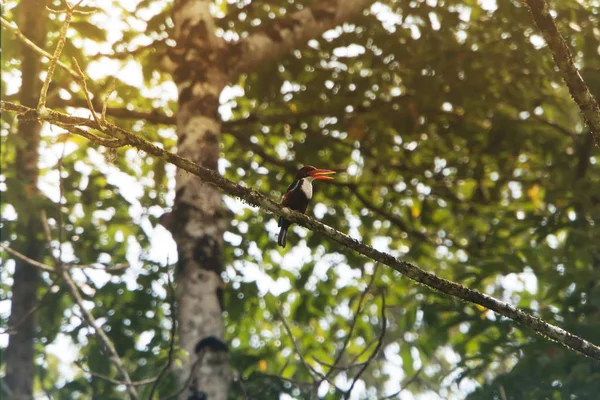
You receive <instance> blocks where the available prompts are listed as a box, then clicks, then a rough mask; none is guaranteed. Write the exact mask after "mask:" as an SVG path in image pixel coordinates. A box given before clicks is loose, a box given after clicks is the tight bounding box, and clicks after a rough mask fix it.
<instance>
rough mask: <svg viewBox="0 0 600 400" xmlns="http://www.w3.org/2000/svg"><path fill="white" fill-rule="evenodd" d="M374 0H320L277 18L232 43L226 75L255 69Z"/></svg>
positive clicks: (356, 12) (353, 14) (232, 75)
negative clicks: (230, 61)
mask: <svg viewBox="0 0 600 400" xmlns="http://www.w3.org/2000/svg"><path fill="white" fill-rule="evenodd" d="M371 3H373V0H319V1H313V2H312V4H311V5H310V6H308V7H306V8H304V9H302V10H300V11H296V12H294V13H291V14H290V15H289V16H286V17H283V18H279V19H277V20H275V21H274V22H273V23H271V24H269V25H266V26H265V27H263V28H262V29H260V30H258V31H256V32H252V33H251V34H250V35H248V37H246V38H244V39H242V40H240V41H239V42H236V43H234V44H232V45H231V47H230V49H229V51H230V53H229V56H230V57H229V58H230V59H231V60H234V61H233V62H232V63H231V64H230V65H229V76H230V78H234V77H236V76H237V75H239V74H242V73H248V72H252V71H254V70H255V69H256V68H257V67H258V66H259V65H264V64H265V63H268V62H271V61H273V60H276V59H278V58H280V57H281V56H283V55H284V54H287V53H289V52H290V51H292V50H293V49H295V48H298V47H301V46H302V45H304V44H305V43H306V42H308V41H309V40H310V39H314V38H317V37H319V36H320V35H322V34H323V33H324V32H326V31H328V30H329V29H332V28H334V27H336V26H337V25H340V24H342V23H344V22H346V21H349V20H350V19H351V18H352V17H354V16H356V15H357V14H359V13H360V12H361V11H362V10H364V9H365V8H366V7H367V6H368V5H369V4H371Z"/></svg>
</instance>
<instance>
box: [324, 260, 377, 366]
mask: <svg viewBox="0 0 600 400" xmlns="http://www.w3.org/2000/svg"><path fill="white" fill-rule="evenodd" d="M378 270H379V264H376V265H375V268H374V270H373V275H372V276H371V279H370V280H369V284H368V285H367V287H366V289H365V290H364V291H363V292H362V293H361V295H360V299H359V301H358V305H357V306H356V311H355V312H354V318H353V319H352V324H351V325H350V331H349V332H348V335H347V336H346V339H345V340H344V344H343V345H342V349H341V350H340V352H339V353H338V355H337V357H336V358H335V360H334V362H333V365H332V366H331V368H330V369H329V371H327V374H326V375H325V376H326V377H329V376H331V374H332V373H333V372H334V371H335V370H336V367H337V365H338V363H339V362H340V361H341V359H342V357H343V356H344V353H345V352H346V348H347V347H348V344H349V343H350V339H351V338H352V333H353V332H354V327H355V326H356V321H357V320H358V317H359V316H360V310H361V308H362V304H363V301H364V300H365V297H366V296H367V293H369V292H370V290H371V287H372V286H373V283H374V282H375V278H376V276H377V271H378Z"/></svg>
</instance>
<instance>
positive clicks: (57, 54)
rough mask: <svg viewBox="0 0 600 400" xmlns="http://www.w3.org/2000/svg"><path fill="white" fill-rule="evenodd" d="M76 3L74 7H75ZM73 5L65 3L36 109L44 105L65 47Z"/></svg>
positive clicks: (40, 109) (42, 107)
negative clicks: (59, 28) (62, 20)
mask: <svg viewBox="0 0 600 400" xmlns="http://www.w3.org/2000/svg"><path fill="white" fill-rule="evenodd" d="M79 3H81V2H79ZM79 3H77V5H79ZM77 5H76V6H75V7H77ZM75 7H73V8H71V7H69V5H68V3H67V10H66V13H65V22H63V25H62V28H61V30H60V37H59V39H58V43H57V44H56V49H55V50H54V55H53V56H52V57H51V59H50V65H49V66H48V71H47V72H46V79H45V80H44V84H43V85H42V90H41V92H40V101H39V102H38V106H37V109H38V111H42V110H43V109H44V108H45V107H46V97H47V95H48V88H49V87H50V82H51V81H52V75H54V69H55V68H56V64H57V63H58V59H59V58H60V55H61V54H62V51H63V47H65V42H66V40H67V29H68V28H69V24H70V23H71V19H72V18H73V9H74V8H75Z"/></svg>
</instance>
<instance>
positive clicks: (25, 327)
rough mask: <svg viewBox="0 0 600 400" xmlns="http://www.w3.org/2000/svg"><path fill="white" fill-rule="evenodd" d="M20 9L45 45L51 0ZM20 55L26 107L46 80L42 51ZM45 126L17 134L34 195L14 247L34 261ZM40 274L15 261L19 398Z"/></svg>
mask: <svg viewBox="0 0 600 400" xmlns="http://www.w3.org/2000/svg"><path fill="white" fill-rule="evenodd" d="M19 8H20V9H19V10H18V13H19V17H20V18H19V25H20V26H21V27H22V30H23V33H24V34H25V35H26V36H27V37H29V38H30V39H31V40H32V41H33V42H35V43H36V44H37V45H38V46H40V47H44V39H45V36H46V25H45V24H44V23H40V21H45V18H46V1H40V0H23V1H22V2H21V4H19ZM21 54H22V55H21V62H22V70H21V71H22V77H23V81H22V84H21V90H20V93H19V97H20V102H21V104H23V105H26V106H30V107H36V105H37V101H38V97H39V92H40V88H41V81H40V80H39V78H38V76H39V73H40V60H39V57H38V56H37V54H36V53H35V52H34V51H33V50H31V49H30V48H27V47H23V49H22V53H21ZM40 130H41V124H40V123H39V122H36V121H23V122H20V123H19V126H18V135H19V138H20V139H21V140H22V143H23V144H22V146H19V147H18V148H17V158H16V164H15V169H16V170H15V174H16V177H17V179H18V181H19V182H22V184H23V185H24V186H25V188H24V189H25V190H24V191H23V192H24V193H26V194H29V198H26V199H24V200H25V201H24V202H23V204H20V205H15V207H16V209H17V212H18V214H19V223H20V224H22V226H24V228H23V236H24V237H21V238H18V239H17V243H15V249H16V250H17V251H19V252H21V253H22V254H25V255H26V256H27V257H29V258H31V259H34V260H39V259H40V257H41V253H42V249H43V248H44V245H43V244H42V243H40V242H39V241H38V240H36V236H37V233H38V232H40V231H41V228H40V226H41V225H40V221H39V218H37V216H36V215H34V214H32V213H31V211H32V210H34V209H35V207H28V206H27V204H28V203H29V200H31V198H33V197H36V196H38V194H39V192H38V189H37V181H38V176H39V169H38V158H39V153H38V148H39V144H40ZM19 211H22V212H19ZM19 244H20V246H19ZM19 247H21V248H19ZM38 278H39V273H38V270H37V269H36V268H34V267H32V266H31V265H29V264H27V263H25V262H23V261H22V260H18V259H17V260H15V273H14V276H13V286H12V298H11V312H10V317H9V320H8V325H9V327H10V328H14V329H11V333H10V335H9V341H8V348H7V349H6V381H5V382H6V383H5V384H6V389H8V390H7V392H9V393H10V398H11V399H14V400H30V399H32V398H33V381H34V377H35V365H34V339H35V312H33V310H34V309H35V307H36V304H37V288H38Z"/></svg>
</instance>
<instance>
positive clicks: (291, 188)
mask: <svg viewBox="0 0 600 400" xmlns="http://www.w3.org/2000/svg"><path fill="white" fill-rule="evenodd" d="M299 185H300V180H299V179H295V180H294V182H292V183H291V184H290V186H288V188H287V190H286V191H285V193H284V194H283V197H282V198H281V205H283V206H287V205H288V201H289V195H290V193H292V192H293V191H294V190H296V189H297V188H298V186H299ZM283 221H284V218H283V217H279V221H278V226H282V225H283Z"/></svg>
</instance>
